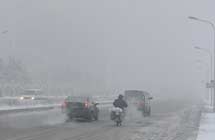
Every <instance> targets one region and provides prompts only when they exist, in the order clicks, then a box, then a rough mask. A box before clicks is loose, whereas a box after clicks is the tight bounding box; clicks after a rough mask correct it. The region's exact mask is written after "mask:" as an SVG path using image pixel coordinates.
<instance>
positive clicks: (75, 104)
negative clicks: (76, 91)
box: [62, 96, 99, 121]
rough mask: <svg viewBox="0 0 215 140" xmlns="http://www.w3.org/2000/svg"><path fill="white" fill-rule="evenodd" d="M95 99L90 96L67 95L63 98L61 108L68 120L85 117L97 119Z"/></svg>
mask: <svg viewBox="0 0 215 140" xmlns="http://www.w3.org/2000/svg"><path fill="white" fill-rule="evenodd" d="M97 104H98V103H96V102H95V101H93V99H92V98H90V97H73V96H69V97H67V98H66V99H65V101H64V104H63V106H62V107H63V110H64V112H65V113H66V115H67V117H68V120H73V119H85V120H89V121H92V120H98V117H99V109H98V107H97Z"/></svg>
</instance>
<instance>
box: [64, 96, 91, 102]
mask: <svg viewBox="0 0 215 140" xmlns="http://www.w3.org/2000/svg"><path fill="white" fill-rule="evenodd" d="M90 100H92V98H91V97H89V96H68V97H66V101H68V102H85V101H90Z"/></svg>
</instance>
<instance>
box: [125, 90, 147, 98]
mask: <svg viewBox="0 0 215 140" xmlns="http://www.w3.org/2000/svg"><path fill="white" fill-rule="evenodd" d="M142 95H143V96H146V97H149V96H150V94H149V93H148V92H146V91H142V90H126V91H125V96H142Z"/></svg>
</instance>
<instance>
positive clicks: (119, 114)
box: [111, 107, 125, 126]
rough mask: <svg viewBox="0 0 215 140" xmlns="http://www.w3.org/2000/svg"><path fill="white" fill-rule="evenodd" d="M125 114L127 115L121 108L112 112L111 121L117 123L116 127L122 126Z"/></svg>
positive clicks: (115, 108)
mask: <svg viewBox="0 0 215 140" xmlns="http://www.w3.org/2000/svg"><path fill="white" fill-rule="evenodd" d="M124 114H125V113H124V111H123V110H122V109H121V108H119V107H114V108H113V109H112V110H111V120H113V121H114V122H115V123H116V126H121V125H122V120H123V118H124Z"/></svg>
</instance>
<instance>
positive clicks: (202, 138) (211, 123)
mask: <svg viewBox="0 0 215 140" xmlns="http://www.w3.org/2000/svg"><path fill="white" fill-rule="evenodd" d="M214 138H215V113H203V114H202V117H201V121H200V127H199V133H198V137H197V140H214Z"/></svg>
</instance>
